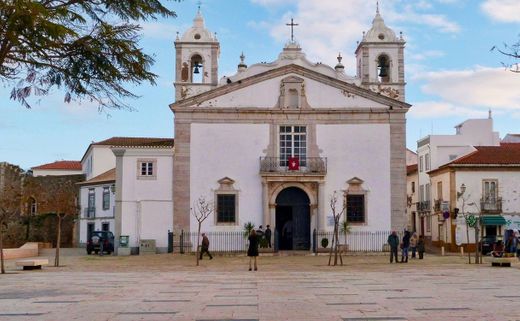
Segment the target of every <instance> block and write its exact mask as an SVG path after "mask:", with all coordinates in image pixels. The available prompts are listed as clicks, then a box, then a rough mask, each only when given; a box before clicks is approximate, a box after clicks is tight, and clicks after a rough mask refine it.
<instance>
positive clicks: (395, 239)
mask: <svg viewBox="0 0 520 321" xmlns="http://www.w3.org/2000/svg"><path fill="white" fill-rule="evenodd" d="M388 244H389V245H390V263H393V262H394V258H395V263H408V252H409V251H411V252H412V259H414V258H416V253H418V254H419V259H420V260H422V259H423V258H424V251H425V245H424V236H422V235H421V236H419V237H417V233H415V232H414V233H413V234H411V233H410V232H409V231H408V230H406V229H405V230H404V236H403V239H402V241H401V242H399V236H397V232H396V231H392V233H391V234H390V235H389V236H388ZM399 248H400V249H401V261H400V262H399V259H398V256H397V253H398V249H399Z"/></svg>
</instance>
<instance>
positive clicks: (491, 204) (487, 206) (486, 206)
mask: <svg viewBox="0 0 520 321" xmlns="http://www.w3.org/2000/svg"><path fill="white" fill-rule="evenodd" d="M480 209H481V211H482V213H501V212H502V198H501V197H498V198H496V199H484V198H481V199H480Z"/></svg>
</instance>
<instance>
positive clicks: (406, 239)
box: [401, 229, 411, 263]
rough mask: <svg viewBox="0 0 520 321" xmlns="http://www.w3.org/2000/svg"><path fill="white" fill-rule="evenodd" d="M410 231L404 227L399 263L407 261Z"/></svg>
mask: <svg viewBox="0 0 520 321" xmlns="http://www.w3.org/2000/svg"><path fill="white" fill-rule="evenodd" d="M410 237H411V235H410V232H409V231H408V230H407V229H405V230H404V236H403V248H402V250H401V263H408V249H409V248H410Z"/></svg>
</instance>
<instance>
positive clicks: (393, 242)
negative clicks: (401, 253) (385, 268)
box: [388, 231, 399, 263]
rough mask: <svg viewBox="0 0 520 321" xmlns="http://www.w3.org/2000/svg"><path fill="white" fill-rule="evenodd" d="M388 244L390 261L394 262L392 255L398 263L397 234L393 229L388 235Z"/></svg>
mask: <svg viewBox="0 0 520 321" xmlns="http://www.w3.org/2000/svg"><path fill="white" fill-rule="evenodd" d="M388 244H389V245H390V263H393V262H394V257H395V263H399V260H398V259H397V247H398V246H399V237H398V236H397V233H396V232H395V231H392V233H391V234H390V235H389V236H388Z"/></svg>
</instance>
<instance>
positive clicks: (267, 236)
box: [264, 225, 272, 248]
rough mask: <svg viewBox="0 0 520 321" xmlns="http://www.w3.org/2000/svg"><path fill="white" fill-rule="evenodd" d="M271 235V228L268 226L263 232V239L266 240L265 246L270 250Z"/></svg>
mask: <svg viewBox="0 0 520 321" xmlns="http://www.w3.org/2000/svg"><path fill="white" fill-rule="evenodd" d="M271 235H272V232H271V228H270V227H269V225H267V226H266V229H265V232H264V236H265V239H266V240H267V246H268V247H269V248H271Z"/></svg>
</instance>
